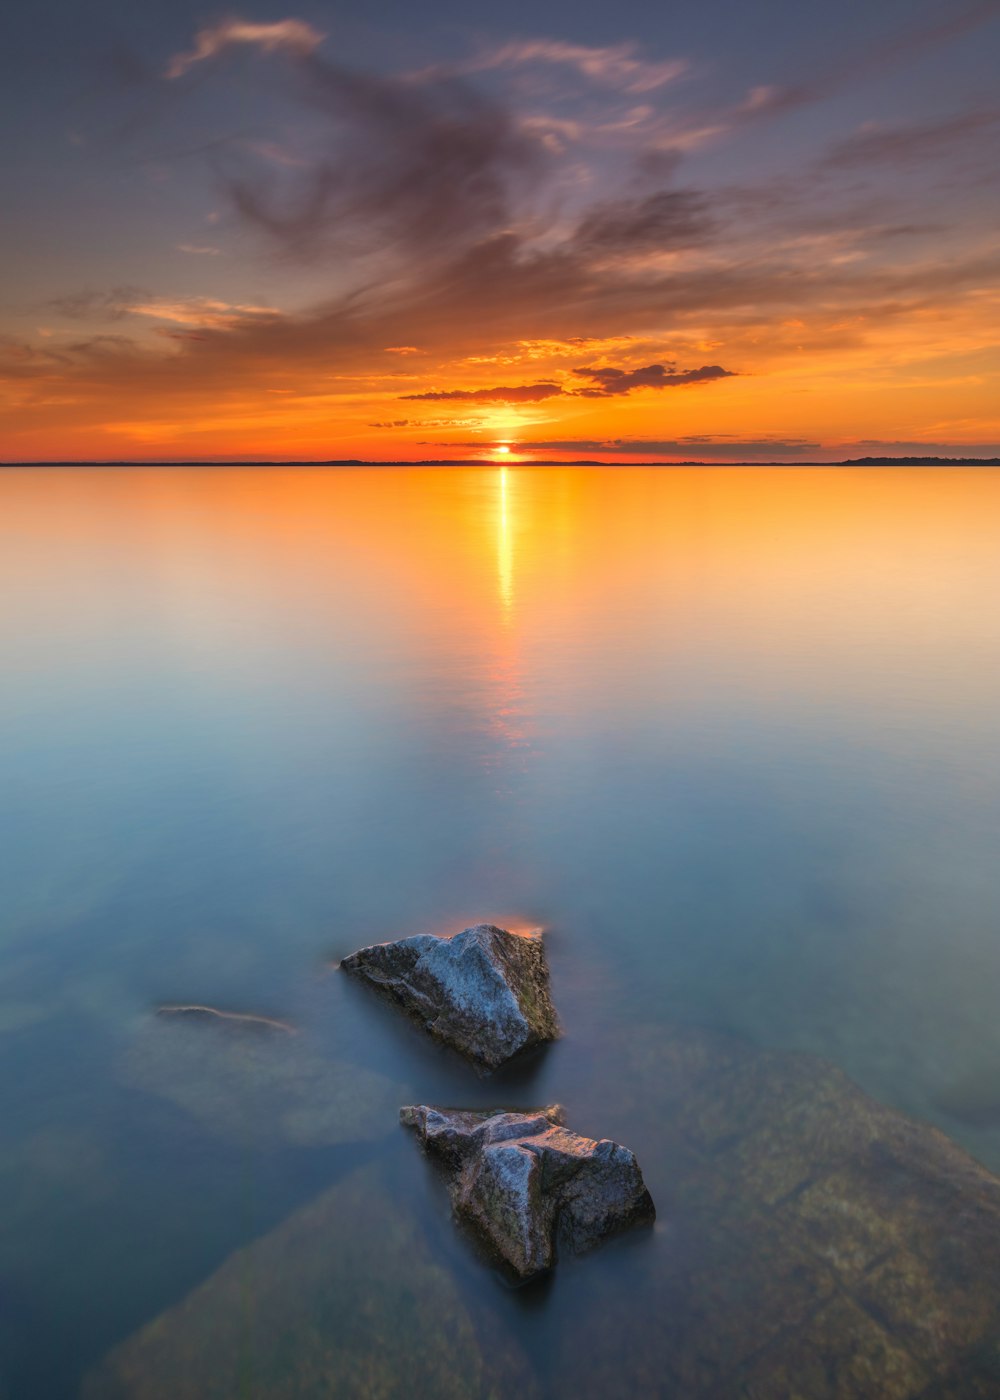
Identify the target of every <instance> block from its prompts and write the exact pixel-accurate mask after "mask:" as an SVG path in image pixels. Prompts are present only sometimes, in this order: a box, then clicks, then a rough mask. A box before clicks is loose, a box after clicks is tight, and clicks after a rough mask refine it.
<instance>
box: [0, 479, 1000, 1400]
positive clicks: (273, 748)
mask: <svg viewBox="0 0 1000 1400" xmlns="http://www.w3.org/2000/svg"><path fill="white" fill-rule="evenodd" d="M998 522H1000V474H998V473H996V472H991V471H986V470H978V471H977V470H957V469H952V470H940V471H939V470H926V469H914V470H869V471H867V472H866V471H848V470H843V469H839V470H838V469H832V470H794V471H790V470H789V471H782V470H780V469H763V468H762V469H732V470H730V469H715V468H712V469H703V470H697V469H677V470H658V469H655V468H607V469H570V468H551V469H518V468H516V467H509V468H504V469H501V468H497V469H496V470H494V469H485V468H484V469H448V468H441V469H419V470H416V469H414V470H403V469H399V470H397V469H381V470H369V471H365V470H336V471H325V470H321V469H301V468H219V469H201V468H198V469H194V468H176V467H175V468H155V469H154V468H142V469H137V468H136V469H126V468H121V469H65V470H63V469H37V470H30V469H14V470H6V471H4V472H3V473H2V474H0V599H2V605H0V660H2V666H3V677H4V680H3V691H2V696H0V782H2V793H3V799H2V808H0V876H2V885H0V888H2V902H0V922H2V942H0V1051H2V1053H3V1064H4V1070H5V1072H4V1074H3V1077H2V1083H0V1184H2V1185H0V1394H2V1393H3V1384H4V1378H5V1377H6V1383H7V1385H8V1388H9V1390H10V1393H11V1394H12V1395H16V1396H18V1397H20V1396H25V1397H31V1400H35V1397H38V1400H62V1397H68V1396H72V1395H75V1394H76V1392H77V1387H78V1384H79V1378H80V1376H81V1375H82V1374H83V1372H84V1371H86V1370H87V1369H88V1368H89V1367H90V1366H92V1365H93V1364H94V1363H95V1362H96V1361H97V1360H98V1359H99V1358H100V1357H101V1355H102V1354H103V1353H104V1352H105V1351H106V1350H107V1348H108V1347H109V1346H111V1345H112V1344H113V1343H115V1342H116V1341H118V1340H120V1339H121V1338H123V1337H125V1336H126V1335H128V1334H129V1333H130V1332H132V1331H133V1330H134V1329H135V1328H136V1327H138V1326H140V1325H141V1324H142V1323H143V1322H145V1321H147V1320H149V1319H150V1318H152V1317H153V1316H155V1315H156V1314H157V1313H158V1312H159V1311H160V1310H162V1309H163V1308H164V1307H166V1306H168V1305H169V1304H171V1303H173V1302H174V1301H176V1300H177V1299H179V1298H180V1297H182V1296H183V1295H184V1294H185V1293H186V1292H187V1291H188V1290H189V1289H190V1288H192V1287H193V1286H194V1285H196V1284H197V1283H198V1282H199V1281H200V1280H202V1279H203V1278H205V1277H206V1276H207V1275H208V1274H210V1273H211V1271H212V1270H213V1269H214V1268H215V1267H216V1266H217V1265H218V1264H220V1263H221V1262H222V1261H223V1260H224V1259H225V1258H226V1256H227V1255H228V1254H229V1253H230V1252H231V1251H232V1250H233V1249H235V1248H237V1247H239V1246H240V1245H242V1244H245V1243H247V1242H248V1241H250V1240H253V1239H254V1238H256V1237H258V1236H259V1235H261V1234H262V1233H264V1232H265V1231H266V1230H267V1229H268V1228H270V1227H271V1226H273V1225H274V1224H276V1223H277V1222H279V1221H281V1220H282V1219H283V1218H284V1217H285V1216H287V1215H288V1214H289V1213H290V1212H291V1211H293V1210H294V1209H295V1208H296V1207H297V1206H299V1205H301V1204H302V1203H304V1202H306V1201H308V1200H309V1199H311V1198H312V1197H313V1196H314V1195H316V1194H317V1193H318V1192H320V1191H322V1190H323V1189H324V1187H325V1186H326V1185H327V1184H328V1183H329V1182H330V1181H332V1180H335V1179H337V1178H338V1177H339V1176H341V1175H343V1174H345V1173H348V1172H351V1171H356V1170H358V1169H364V1168H365V1165H366V1164H370V1163H372V1162H373V1161H375V1160H376V1159H377V1160H379V1161H382V1160H383V1159H384V1158H385V1155H386V1153H388V1154H390V1156H391V1155H392V1154H397V1153H400V1154H401V1156H400V1158H399V1160H398V1162H396V1158H395V1156H394V1157H393V1161H394V1162H396V1166H395V1168H394V1171H395V1176H394V1180H396V1181H397V1183H399V1182H402V1183H405V1182H406V1180H407V1171H406V1167H405V1165H404V1164H405V1163H409V1164H410V1165H411V1166H412V1168H413V1180H414V1183H415V1184H414V1185H413V1187H412V1189H413V1191H414V1192H415V1193H416V1195H420V1193H421V1192H425V1191H426V1189H427V1188H426V1184H425V1182H424V1179H423V1177H421V1176H420V1175H419V1172H418V1170H417V1162H416V1159H415V1154H414V1153H413V1150H412V1146H411V1145H409V1144H405V1143H404V1144H402V1146H400V1145H399V1144H398V1143H397V1141H396V1136H394V1135H393V1134H394V1129H393V1126H392V1124H391V1123H389V1124H388V1126H387V1129H386V1138H385V1139H384V1140H383V1139H382V1138H381V1137H380V1136H379V1135H378V1134H377V1133H373V1132H370V1131H368V1132H366V1133H365V1134H364V1135H363V1136H362V1137H361V1138H360V1139H358V1140H352V1138H351V1135H350V1134H347V1140H345V1141H343V1142H340V1141H337V1142H335V1141H332V1140H331V1141H327V1142H323V1143H317V1142H315V1141H312V1142H305V1143H304V1142H303V1141H302V1140H301V1134H300V1138H299V1140H296V1141H290V1140H288V1139H287V1137H286V1136H285V1135H284V1129H282V1128H280V1127H278V1128H275V1130H274V1132H273V1134H272V1133H271V1131H270V1129H269V1128H268V1127H267V1126H266V1125H258V1126H259V1127H260V1131H259V1133H258V1134H257V1135H256V1137H254V1138H253V1141H250V1140H249V1139H247V1137H246V1136H245V1135H244V1136H243V1137H242V1138H241V1137H240V1135H239V1134H238V1133H237V1134H235V1135H234V1134H233V1133H232V1132H231V1131H229V1130H228V1129H226V1128H219V1126H218V1125H217V1124H213V1123H212V1122H211V1114H210V1113H209V1114H208V1116H207V1117H206V1115H205V1113H202V1116H200V1117H199V1116H198V1113H197V1112H192V1111H191V1100H190V1096H189V1099H188V1102H187V1107H185V1105H184V1103H181V1102H178V1097H177V1096H176V1095H174V1094H173V1091H172V1089H171V1087H170V1084H169V1074H168V1075H166V1077H164V1075H163V1073H162V1072H161V1071H160V1070H158V1071H157V1072H156V1074H154V1075H153V1077H152V1079H151V1078H150V1076H149V1075H146V1076H145V1077H143V1074H141V1073H139V1074H137V1073H136V1072H135V1071H134V1069H130V1068H129V1067H130V1066H131V1065H133V1064H134V1056H135V1053H136V1052H135V1047H136V1045H143V1044H146V1043H147V1040H146V1038H148V1036H149V1034H150V1029H149V1027H150V1019H151V1015H150V1013H151V1011H152V1010H153V1009H154V1008H155V1007H156V1006H157V1005H159V1004H161V1003H163V1002H171V1001H177V1000H180V1001H195V1002H204V1003H211V1004H213V1005H217V1006H221V1007H224V1008H228V1009H232V1010H240V1011H252V1012H257V1013H262V1014H268V1015H274V1016H279V1017H281V1018H283V1019H286V1020H288V1021H289V1022H290V1023H292V1024H294V1025H295V1026H297V1027H298V1028H299V1029H300V1031H301V1032H302V1034H303V1036H304V1037H306V1038H308V1040H309V1044H310V1045H313V1046H314V1047H315V1048H316V1053H317V1054H321V1055H322V1056H324V1057H326V1058H327V1059H329V1060H330V1062H331V1063H334V1062H335V1063H337V1064H340V1065H346V1066H348V1067H350V1066H351V1065H354V1066H357V1067H359V1068H364V1069H365V1070H368V1071H372V1072H375V1073H377V1074H379V1075H382V1076H384V1077H385V1079H386V1080H388V1081H391V1083H392V1084H394V1085H396V1084H398V1085H399V1086H400V1087H401V1089H403V1088H405V1089H406V1090H407V1092H408V1094H410V1095H411V1096H412V1097H413V1098H416V1099H423V1100H428V1101H432V1102H433V1101H447V1100H450V1101H455V1100H456V1099H463V1100H465V1101H469V1100H471V1099H475V1100H476V1101H479V1102H488V1101H489V1092H488V1090H485V1089H484V1088H483V1086H481V1085H478V1084H473V1085H471V1086H470V1085H469V1084H468V1082H467V1079H466V1078H465V1077H464V1070H463V1068H462V1067H461V1066H457V1065H455V1064H453V1063H452V1062H451V1061H449V1060H447V1059H445V1058H442V1057H441V1056H440V1055H439V1054H438V1053H437V1052H436V1051H435V1050H433V1048H428V1047H425V1046H424V1045H423V1044H422V1043H421V1042H420V1041H419V1038H418V1037H417V1036H416V1035H415V1033H414V1032H412V1031H411V1029H410V1028H409V1027H408V1026H407V1025H405V1023H398V1022H397V1021H396V1020H394V1019H393V1018H392V1017H391V1016H390V1015H389V1014H388V1013H387V1012H386V1010H385V1008H384V1007H381V1006H378V1005H374V1004H373V1003H372V1002H371V1001H370V1000H369V999H368V998H366V997H365V996H364V995H359V994H358V989H357V988H351V987H346V986H345V985H344V983H343V979H341V978H338V976H337V975H336V972H335V971H334V970H333V969H332V964H334V963H335V962H336V960H337V959H338V958H339V957H340V956H342V955H343V954H344V953H346V952H348V951H350V950H351V949H353V948H355V947H358V946H360V945H362V944H364V943H368V942H372V941H375V940H379V939H385V938H391V937H397V936H402V935H405V934H409V933H416V932H427V931H434V932H451V931H455V930H457V929H459V928H461V927H464V926H465V925H466V924H468V923H470V922H475V921H478V920H481V919H488V920H490V921H493V922H501V923H502V922H507V923H511V924H517V925H532V926H534V925H542V926H544V927H545V928H546V930H547V938H548V947H549V957H550V963H551V966H552V975H553V992H554V996H555V1000H556V1002H557V1005H558V1007H559V1010H560V1014H561V1016H562V1018H563V1021H564V1023H565V1026H566V1029H567V1034H566V1037H565V1039H564V1040H563V1041H561V1042H560V1043H559V1045H558V1046H557V1047H555V1049H554V1050H553V1052H552V1053H551V1054H550V1055H549V1056H548V1057H547V1058H545V1059H544V1060H543V1061H542V1062H541V1063H540V1064H539V1065H538V1066H537V1067H536V1068H535V1069H534V1070H533V1072H532V1078H531V1080H530V1083H529V1082H526V1083H524V1084H523V1085H520V1086H518V1087H517V1092H518V1093H520V1094H522V1095H523V1096H524V1101H526V1102H539V1101H552V1100H556V1099H558V1100H560V1101H562V1102H565V1103H567V1104H568V1105H570V1106H573V1105H574V1104H576V1105H577V1107H578V1111H579V1112H581V1113H586V1112H592V1113H596V1112H597V1109H598V1107H599V1105H598V1104H597V1103H596V1101H594V1102H591V1101H588V1099H587V1091H586V1084H587V1082H588V1079H587V1076H588V1075H590V1074H591V1072H592V1070H593V1067H594V1063H595V1060H598V1059H600V1057H601V1055H602V1054H603V1053H604V1047H607V1046H609V1045H611V1044H613V1043H615V1037H616V1036H617V1035H618V1034H619V1033H620V1032H621V1031H622V1029H623V1028H628V1027H630V1026H632V1025H635V1024H639V1023H667V1022H671V1023H674V1022H683V1023H689V1024H692V1025H708V1026H712V1027H718V1028H723V1029H728V1030H735V1031H738V1032H740V1033H742V1034H744V1035H746V1036H747V1037H748V1038H749V1039H751V1040H753V1041H755V1042H757V1043H758V1044H764V1045H769V1046H776V1047H782V1048H787V1049H807V1050H811V1051H814V1052H817V1053H819V1054H821V1055H823V1056H825V1057H827V1058H829V1059H831V1060H833V1061H834V1062H835V1063H836V1064H838V1065H840V1066H841V1067H842V1068H844V1069H845V1070H846V1071H847V1072H848V1073H849V1074H851V1075H852V1076H853V1077H854V1078H855V1079H856V1080H858V1081H859V1082H860V1083H861V1084H862V1085H863V1086H864V1087H865V1088H866V1089H867V1090H868V1091H869V1092H871V1093H872V1094H874V1095H875V1096H876V1097H878V1098H880V1099H882V1100H883V1101H885V1102H887V1103H890V1104H893V1105H895V1106H897V1107H901V1108H903V1109H905V1110H906V1111H908V1112H910V1113H912V1114H914V1115H916V1116H917V1117H920V1118H924V1119H926V1120H928V1121H933V1122H935V1123H937V1124H938V1125H940V1126H942V1127H944V1128H945V1130H946V1131H947V1132H949V1133H950V1134H951V1135H952V1136H953V1137H955V1138H956V1139H958V1140H959V1141H960V1142H962V1143H963V1144H964V1145H965V1146H966V1147H968V1148H969V1150H970V1151H972V1152H973V1153H974V1154H975V1155H976V1156H978V1157H979V1158H980V1159H981V1160H982V1161H984V1162H985V1163H987V1164H988V1165H990V1166H991V1167H993V1168H994V1169H998V1168H1000V1016H998V1015H997V1012H996V1008H997V1006H998V1005H1000V919H998V912H1000V898H998V889H997V861H998V851H1000V732H998V731H1000V726H998V719H997V716H998V715H1000V609H998V607H997V600H998V598H1000V548H998V545H1000V526H998ZM179 1072H180V1071H179ZM993 1086H996V1092H995V1096H993ZM188 1087H189V1088H190V1086H188ZM991 1096H992V1097H991ZM970 1105H971V1108H970ZM267 1112H270V1109H269V1108H268V1110H267ZM267 1112H263V1111H262V1113H261V1115H260V1117H261V1118H264V1117H266V1116H267ZM629 1126H630V1124H629V1122H628V1121H625V1122H624V1123H618V1124H616V1130H617V1131H618V1132H619V1133H620V1134H621V1136H622V1137H623V1140H625V1141H628V1132H629ZM584 1127H585V1130H588V1131H594V1132H596V1134H597V1135H598V1136H600V1135H601V1131H602V1129H601V1124H600V1123H599V1122H588V1123H587V1124H585V1125H584ZM634 1133H635V1134H639V1135H641V1125H640V1124H639V1122H638V1121H636V1122H635V1124H634ZM332 1136H334V1137H335V1136H336V1134H335V1133H334V1134H333V1135H332ZM305 1137H306V1138H308V1137H309V1134H308V1132H307V1131H306V1132H305ZM397 1189H398V1190H401V1191H403V1192H404V1194H405V1191H406V1189H407V1188H406V1186H405V1185H401V1186H397ZM414 1199H415V1200H416V1196H415V1198H414ZM422 1199H423V1197H422V1196H421V1200H422ZM425 1204H426V1203H425ZM416 1208H417V1207H416V1205H414V1209H416ZM421 1208H424V1207H421ZM426 1208H427V1209H428V1210H430V1211H431V1214H432V1215H433V1210H434V1208H435V1207H433V1206H427V1207H426ZM445 1216H446V1212H445V1214H444V1215H442V1216H441V1218H440V1219H439V1220H438V1221H437V1224H438V1228H440V1229H441V1230H442V1231H444V1230H449V1231H450V1229H451V1227H450V1225H448V1224H447V1221H446V1218H445ZM362 1228H363V1223H362V1222H359V1229H362ZM616 1257H617V1256H616ZM626 1258H627V1256H626V1255H622V1256H621V1259H626ZM456 1267H458V1265H456ZM615 1267H618V1268H627V1265H626V1264H622V1263H621V1262H620V1261H619V1263H618V1264H617V1265H616V1266H615ZM477 1279H478V1274H477V1271H476V1269H474V1268H472V1269H470V1270H469V1271H468V1278H467V1280H466V1283H465V1285H464V1286H465V1287H467V1288H469V1289H474V1288H477V1287H480V1286H481V1287H483V1288H490V1287H493V1282H492V1281H491V1280H488V1279H487V1280H484V1281H483V1282H482V1283H481V1284H480V1283H479V1282H477ZM346 1287H347V1284H346V1282H345V1288H346ZM560 1316H561V1315H560V1314H559V1311H558V1308H554V1309H553V1311H552V1318H553V1319H556V1318H558V1317H560ZM519 1317H520V1320H519V1321H518V1322H517V1324H516V1325H517V1327H519V1328H521V1329H523V1331H524V1335H525V1337H526V1338H527V1339H528V1341H527V1342H526V1345H529V1346H536V1345H537V1346H541V1347H544V1346H545V1345H546V1344H547V1338H546V1333H545V1328H546V1326H548V1325H550V1324H549V1323H548V1322H546V1316H545V1314H544V1310H542V1311H538V1310H536V1311H532V1310H531V1309H527V1310H526V1311H524V1312H523V1315H519ZM564 1323H565V1316H564V1315H562V1321H558V1322H557V1321H556V1320H552V1321H551V1326H553V1327H556V1326H562V1325H564ZM532 1338H533V1339H534V1340H531V1339H532Z"/></svg>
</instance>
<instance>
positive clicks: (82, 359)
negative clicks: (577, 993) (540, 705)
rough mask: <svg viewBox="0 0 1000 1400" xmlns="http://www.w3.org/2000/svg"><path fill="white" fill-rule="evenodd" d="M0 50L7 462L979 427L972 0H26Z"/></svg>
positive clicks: (996, 35)
mask: <svg viewBox="0 0 1000 1400" xmlns="http://www.w3.org/2000/svg"><path fill="white" fill-rule="evenodd" d="M286 4H287V5H290V6H291V8H285V7H284V6H285V5H286ZM3 48H4V52H3V56H2V57H0V120H2V122H3V130H4V133H5V139H4V141H3V143H0V191H2V199H0V209H2V213H0V460H3V461H15V460H22V461H35V460H76V459H84V460H123V459H127V460H151V461H157V460H170V461H185V460H188V461H190V460H223V461H224V460H328V459H343V458H362V459H368V460H403V461H411V460H422V459H425V460H426V459H440V460H452V459H463V458H470V457H471V458H482V459H486V460H509V461H517V460H525V459H540V460H551V461H568V460H574V459H578V458H587V459H596V460H602V461H626V460H627V461H678V460H704V461H720V460H746V461H754V460H760V461H775V460H777V461H809V460H819V461H825V460H840V459H842V458H849V457H858V456H869V455H907V454H914V455H941V456H994V455H1000V218H998V214H1000V180H998V176H1000V95H998V90H997V84H996V72H997V69H998V63H1000V0H879V3H878V4H872V3H870V0H863V2H862V0H839V3H838V4H836V5H831V4H828V3H823V4H820V3H817V0H794V3H793V0H757V2H756V3H754V4H747V3H746V0H703V3H702V4H700V5H695V6H692V5H678V4H662V5H656V6H652V5H649V4H648V3H647V0H618V3H616V4H614V5H608V4H598V3H596V0H591V3H587V2H586V0H574V3H569V0H535V2H534V3H531V4H528V3H526V2H525V0H509V2H508V3H507V4H505V5H503V6H501V7H499V8H498V7H495V6H485V5H480V6H477V5H470V4H469V3H468V0H463V3H458V0H425V3H422V4H420V5H413V4H404V3H402V0H374V3H370V4H368V5H367V6H366V7H364V8H363V9H362V7H359V6H357V5H356V4H354V5H347V4H324V3H297V0H266V2H265V0H261V3H240V0H237V7H236V8H235V9H225V10H224V9H215V8H211V7H208V6H206V5H203V4H200V3H192V0H169V3H166V0H144V3H143V4H142V5H135V4H134V0H91V3H88V4H87V5H80V4H79V3H78V0H40V3H36V4H35V5H33V6H17V7H14V8H12V10H11V11H10V12H9V13H8V14H7V15H6V16H5V39H4V46H3Z"/></svg>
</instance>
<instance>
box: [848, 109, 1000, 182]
mask: <svg viewBox="0 0 1000 1400" xmlns="http://www.w3.org/2000/svg"><path fill="white" fill-rule="evenodd" d="M998 124H1000V110H992V111H989V110H987V111H972V112H962V113H959V114H958V115H956V116H953V117H946V118H944V119H941V120H937V121H932V122H911V123H910V124H908V125H906V126H896V127H887V126H882V125H880V124H878V123H872V124H871V125H869V126H865V127H862V128H861V130H860V131H856V132H855V133H854V134H853V135H852V136H849V137H847V139H846V140H844V141H840V142H838V143H837V145H835V146H834V147H833V148H832V150H831V151H830V152H829V153H828V155H827V156H826V157H825V159H824V162H823V164H824V165H826V166H828V167H833V168H840V169H854V168H856V167H858V166H864V165H891V166H892V167H893V168H898V167H899V166H900V165H901V164H903V163H904V162H905V163H907V164H917V165H919V166H921V167H922V166H923V165H924V164H925V162H926V161H928V160H930V159H932V158H935V157H939V156H944V155H948V154H950V153H951V152H952V151H954V149H955V147H956V146H963V145H966V144H967V143H968V141H969V138H970V137H974V136H978V135H979V134H980V133H981V132H989V131H990V130H991V129H993V128H995V127H996V126H997V125H998ZM995 153H996V152H995V148H994V149H993V152H992V154H994V155H995Z"/></svg>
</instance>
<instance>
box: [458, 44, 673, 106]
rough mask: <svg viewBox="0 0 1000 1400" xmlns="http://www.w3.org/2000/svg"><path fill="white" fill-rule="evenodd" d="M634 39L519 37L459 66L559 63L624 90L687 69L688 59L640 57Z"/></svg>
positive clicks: (649, 87)
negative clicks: (593, 42)
mask: <svg viewBox="0 0 1000 1400" xmlns="http://www.w3.org/2000/svg"><path fill="white" fill-rule="evenodd" d="M637 53H638V45H637V44H634V43H624V44H613V45H609V46H606V47H604V48H601V47H590V46H588V45H586V44H572V43H567V42H566V41H565V40H562V39H516V40H514V41H512V42H511V43H507V44H501V45H499V46H498V47H496V48H493V49H487V50H485V51H484V52H483V53H481V54H479V55H478V56H477V57H475V58H471V59H469V60H467V61H466V62H465V63H462V64H460V65H457V66H456V70H453V71H459V72H463V73H482V72H486V71H487V70H489V69H492V68H513V67H521V66H523V65H526V64H539V63H540V64H557V65H559V66H563V67H568V68H572V69H574V70H575V71H576V72H577V73H579V74H581V75H582V76H583V77H585V78H589V79H590V80H591V81H592V82H596V83H604V84H607V85H608V86H609V87H614V88H618V89H619V90H620V91H622V92H630V93H640V92H652V91H653V90H654V89H656V88H661V87H663V86H664V85H665V84H667V83H671V82H674V81H675V79H677V78H679V77H681V76H682V75H683V74H684V73H685V72H687V70H688V67H689V65H688V63H687V61H686V60H685V59H679V58H673V59H668V60H665V61H661V62H659V63H657V62H650V61H649V60H648V59H644V58H639V57H637Z"/></svg>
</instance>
